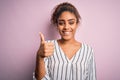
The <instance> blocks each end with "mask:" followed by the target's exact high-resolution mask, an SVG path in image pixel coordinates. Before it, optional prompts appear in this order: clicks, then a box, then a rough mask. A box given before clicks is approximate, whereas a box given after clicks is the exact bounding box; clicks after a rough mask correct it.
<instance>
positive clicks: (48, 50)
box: [37, 33, 54, 58]
mask: <svg viewBox="0 0 120 80" xmlns="http://www.w3.org/2000/svg"><path fill="white" fill-rule="evenodd" d="M39 35H40V39H41V43H40V48H39V50H38V53H37V55H39V56H40V57H43V58H44V57H48V56H51V55H52V54H53V52H54V43H53V42H46V41H45V39H44V35H43V34H42V33H39Z"/></svg>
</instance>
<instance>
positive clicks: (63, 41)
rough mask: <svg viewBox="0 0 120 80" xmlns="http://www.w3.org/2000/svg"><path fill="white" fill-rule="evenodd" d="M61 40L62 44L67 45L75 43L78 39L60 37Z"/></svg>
mask: <svg viewBox="0 0 120 80" xmlns="http://www.w3.org/2000/svg"><path fill="white" fill-rule="evenodd" d="M59 42H60V43H61V44H64V45H66V44H73V43H75V42H76V40H75V39H70V40H65V39H60V40H59Z"/></svg>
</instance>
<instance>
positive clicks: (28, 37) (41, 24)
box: [0, 0, 120, 80]
mask: <svg viewBox="0 0 120 80" xmlns="http://www.w3.org/2000/svg"><path fill="white" fill-rule="evenodd" d="M63 1H69V2H71V3H73V4H74V5H75V6H76V7H77V9H78V10H79V12H80V15H81V16H82V23H81V25H80V26H79V28H78V30H77V33H76V39H77V40H79V41H81V42H85V43H88V44H89V45H91V46H92V47H93V49H94V52H95V59H96V68H97V78H98V80H120V62H119V61H120V57H119V56H120V1H119V0H74V1H73V0H51V1H50V0H43V1H42V0H41V1H40V0H0V80H32V72H33V71H34V68H35V55H36V52H37V49H38V47H39V44H40V40H39V35H38V33H39V32H42V33H43V34H44V35H45V39H46V40H48V39H56V38H57V37H59V36H58V34H57V31H56V29H55V28H54V27H53V26H52V25H51V24H50V22H49V20H50V15H51V10H52V9H53V7H54V6H55V5H56V4H58V3H60V2H63Z"/></svg>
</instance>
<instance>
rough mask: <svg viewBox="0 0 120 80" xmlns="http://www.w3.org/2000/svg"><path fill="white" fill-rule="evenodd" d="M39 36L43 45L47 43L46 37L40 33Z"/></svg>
mask: <svg viewBox="0 0 120 80" xmlns="http://www.w3.org/2000/svg"><path fill="white" fill-rule="evenodd" d="M39 34H40V39H41V43H45V38H44V35H43V34H42V33H41V32H39Z"/></svg>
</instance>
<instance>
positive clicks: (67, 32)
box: [57, 11, 78, 40]
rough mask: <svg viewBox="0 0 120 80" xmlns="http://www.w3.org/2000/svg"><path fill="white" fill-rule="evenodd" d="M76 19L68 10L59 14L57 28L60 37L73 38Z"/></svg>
mask: <svg viewBox="0 0 120 80" xmlns="http://www.w3.org/2000/svg"><path fill="white" fill-rule="evenodd" d="M76 21H77V20H76V17H75V15H74V14H73V13H71V12H69V11H65V12H63V13H62V14H61V15H60V17H59V18H58V24H57V28H58V31H59V33H60V35H61V38H62V39H64V40H70V39H74V35H75V32H76V29H77V27H78V24H77V23H76Z"/></svg>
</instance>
